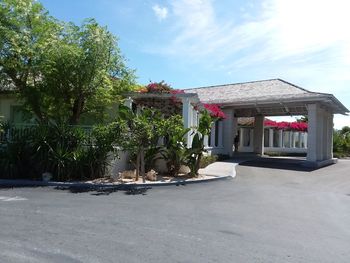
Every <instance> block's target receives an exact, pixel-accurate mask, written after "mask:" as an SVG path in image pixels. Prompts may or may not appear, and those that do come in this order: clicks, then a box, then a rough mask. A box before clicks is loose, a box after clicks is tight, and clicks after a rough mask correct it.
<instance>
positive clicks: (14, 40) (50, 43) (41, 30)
mask: <svg viewBox="0 0 350 263" xmlns="http://www.w3.org/2000/svg"><path fill="white" fill-rule="evenodd" d="M0 35H1V36H2V37H1V38H0V82H1V83H6V84H7V85H8V86H10V87H13V88H14V89H15V90H16V91H17V92H18V94H19V95H20V98H22V99H23V102H24V104H25V105H26V106H27V108H28V109H29V110H30V111H32V112H33V113H34V114H35V115H36V117H37V118H38V119H39V120H40V121H46V120H49V119H56V120H59V121H60V122H61V121H66V122H69V123H70V124H77V123H78V122H79V120H80V119H81V116H82V115H83V114H87V113H90V114H94V115H96V114H99V113H101V112H104V111H105V107H106V105H110V104H111V102H112V101H114V100H118V99H119V98H120V97H119V96H120V94H121V92H123V91H125V90H129V89H131V88H132V87H133V82H134V74H133V71H131V70H130V69H128V68H127V67H126V65H125V59H124V58H123V56H122V55H121V53H120V50H119V48H118V46H117V39H116V38H115V37H114V36H113V35H112V34H111V33H110V32H109V31H108V30H107V29H106V28H105V27H101V26H99V25H98V24H97V23H96V21H94V20H93V19H90V20H86V21H85V22H84V23H83V24H82V26H76V25H74V24H73V23H68V24H67V23H63V22H59V21H57V20H56V19H54V18H53V17H51V16H49V15H48V13H47V11H46V10H45V9H44V7H43V6H42V5H41V4H40V3H38V2H37V1H34V0H2V1H1V2H0Z"/></svg>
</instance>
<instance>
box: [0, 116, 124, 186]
mask: <svg viewBox="0 0 350 263" xmlns="http://www.w3.org/2000/svg"><path fill="white" fill-rule="evenodd" d="M11 131H13V129H12V130H11ZM119 135H120V129H119V127H118V126H117V125H116V123H111V124H109V125H107V126H98V127H95V128H93V130H92V131H91V133H87V132H86V131H83V130H82V129H81V128H78V127H72V126H67V125H65V124H56V123H52V122H50V123H48V124H40V125H37V126H33V127H32V128H31V130H30V132H26V133H22V136H18V137H17V138H16V140H15V141H12V140H7V141H6V142H4V144H2V145H1V146H2V147H1V148H0V149H1V150H0V157H1V161H0V162H1V163H0V174H1V176H2V177H3V178H4V177H5V178H24V179H40V178H41V175H42V173H44V172H50V173H51V174H52V175H53V178H54V179H55V180H60V181H67V180H86V179H94V178H98V177H101V176H103V175H104V174H105V172H106V168H107V166H108V157H109V155H111V154H114V155H116V154H117V152H116V150H115V147H113V146H114V145H115V142H116V141H118V139H119Z"/></svg>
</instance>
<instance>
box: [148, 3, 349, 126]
mask: <svg viewBox="0 0 350 263" xmlns="http://www.w3.org/2000/svg"><path fill="white" fill-rule="evenodd" d="M242 2H243V3H244V6H241V7H238V8H237V10H231V9H228V10H227V12H231V13H232V16H231V18H230V19H228V18H227V17H228V16H224V17H223V16H221V15H222V13H220V15H219V13H218V12H217V10H216V9H215V5H218V4H220V2H219V3H218V2H215V3H214V2H213V1H212V0H176V1H172V2H171V8H172V10H171V12H172V14H173V15H174V20H173V21H174V25H173V28H170V29H169V30H171V31H172V36H173V37H172V38H171V39H170V41H168V42H166V41H163V42H162V44H161V45H162V46H159V47H156V48H154V47H153V48H152V49H153V52H158V53H161V54H163V55H165V56H166V57H167V58H168V59H174V60H178V61H182V62H184V61H186V62H187V63H188V64H196V65H198V66H200V67H205V68H206V69H207V70H211V71H213V72H215V71H216V72H217V71H221V72H226V74H227V76H229V77H230V78H232V77H235V76H236V77H237V76H238V78H239V75H240V74H242V72H243V73H244V74H246V72H250V76H251V78H252V80H254V79H256V78H270V77H281V78H286V80H289V81H291V82H296V84H299V85H302V86H304V87H305V88H308V89H311V90H314V91H320V92H328V93H334V94H335V95H336V96H338V97H339V98H340V99H341V100H342V101H343V102H346V103H345V105H346V106H348V107H349V106H350V95H346V94H347V93H348V92H347V89H348V86H349V85H350V74H349V72H350V31H349V29H348V25H350V15H349V14H348V11H349V10H350V1H348V0H307V1H305V0H283V1H281V0H264V1H261V4H260V5H258V4H255V5H252V4H250V2H245V1H242ZM257 3H259V2H257ZM214 4H215V5H214ZM221 12H222V11H221ZM225 18H226V19H225ZM237 21H239V22H237ZM248 77H249V76H248ZM345 92H346V93H345ZM348 119H349V118H348V117H344V118H342V120H343V121H344V120H348ZM342 123H343V122H342ZM339 124H340V122H339Z"/></svg>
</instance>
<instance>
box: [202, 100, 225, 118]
mask: <svg viewBox="0 0 350 263" xmlns="http://www.w3.org/2000/svg"><path fill="white" fill-rule="evenodd" d="M203 106H204V108H205V109H206V110H207V111H209V113H210V116H212V117H214V118H219V119H226V115H225V113H224V112H223V111H222V110H221V109H220V107H219V106H218V105H217V104H203Z"/></svg>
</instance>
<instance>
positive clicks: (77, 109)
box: [69, 96, 84, 125]
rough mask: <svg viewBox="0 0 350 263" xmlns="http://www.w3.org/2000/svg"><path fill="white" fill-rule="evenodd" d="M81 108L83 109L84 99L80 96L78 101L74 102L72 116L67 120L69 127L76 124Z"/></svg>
mask: <svg viewBox="0 0 350 263" xmlns="http://www.w3.org/2000/svg"><path fill="white" fill-rule="evenodd" d="M83 107H84V99H83V98H82V97H81V96H80V97H79V98H78V99H76V100H74V104H73V108H72V115H71V117H70V120H69V123H70V124H71V125H76V124H78V122H79V119H80V115H81V112H82V110H83Z"/></svg>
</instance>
